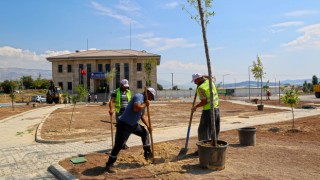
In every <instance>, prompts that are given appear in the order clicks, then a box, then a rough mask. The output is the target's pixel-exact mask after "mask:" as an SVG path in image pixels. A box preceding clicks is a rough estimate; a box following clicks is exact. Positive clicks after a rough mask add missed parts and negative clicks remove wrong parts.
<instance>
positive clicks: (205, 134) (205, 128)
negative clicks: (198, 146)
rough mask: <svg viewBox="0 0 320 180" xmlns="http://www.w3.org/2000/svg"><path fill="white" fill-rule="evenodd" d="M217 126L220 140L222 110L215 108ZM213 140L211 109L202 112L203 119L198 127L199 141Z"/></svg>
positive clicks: (217, 134)
mask: <svg viewBox="0 0 320 180" xmlns="http://www.w3.org/2000/svg"><path fill="white" fill-rule="evenodd" d="M214 116H215V125H216V137H217V139H218V137H219V133H220V110H219V108H214ZM209 139H211V120H210V109H209V110H202V114H201V119H200V123H199V127H198V140H199V141H201V140H209Z"/></svg>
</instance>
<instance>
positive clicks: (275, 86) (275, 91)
mask: <svg viewBox="0 0 320 180" xmlns="http://www.w3.org/2000/svg"><path fill="white" fill-rule="evenodd" d="M274 94H277V79H276V77H274Z"/></svg>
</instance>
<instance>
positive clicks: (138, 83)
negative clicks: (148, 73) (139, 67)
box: [137, 81, 142, 89]
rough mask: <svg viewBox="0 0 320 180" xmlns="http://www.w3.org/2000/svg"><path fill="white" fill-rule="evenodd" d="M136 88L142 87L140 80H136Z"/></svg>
mask: <svg viewBox="0 0 320 180" xmlns="http://www.w3.org/2000/svg"><path fill="white" fill-rule="evenodd" d="M137 88H138V89H142V81H137Z"/></svg>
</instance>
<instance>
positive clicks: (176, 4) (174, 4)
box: [164, 2, 179, 9]
mask: <svg viewBox="0 0 320 180" xmlns="http://www.w3.org/2000/svg"><path fill="white" fill-rule="evenodd" d="M177 6H179V3H178V2H170V3H166V4H165V5H164V7H165V8H166V9H174V8H176V7H177Z"/></svg>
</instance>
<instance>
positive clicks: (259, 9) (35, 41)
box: [0, 0, 320, 86]
mask: <svg viewBox="0 0 320 180" xmlns="http://www.w3.org/2000/svg"><path fill="white" fill-rule="evenodd" d="M182 5H187V6H186V7H187V9H188V10H189V11H190V12H191V13H192V14H195V13H196V11H195V10H194V9H192V8H190V7H189V6H188V4H187V2H186V0H152V1H149V0H130V1H129V0H108V1H105V0H94V1H92V0H67V1H66V0H55V1H49V0H25V1H21V0H1V1H0V67H22V68H37V69H51V64H50V63H49V62H47V61H46V59H45V58H46V57H48V56H53V55H59V54H64V53H70V52H74V51H75V50H86V49H87V42H88V48H89V49H130V39H131V49H134V50H146V51H147V52H150V53H155V54H159V55H161V64H160V66H158V79H160V80H166V81H169V82H171V78H172V73H173V82H174V85H178V86H179V84H184V83H188V82H190V80H191V74H192V73H196V72H199V73H207V67H206V59H205V54H204V47H203V40H202V34H201V27H200V25H199V24H198V23H197V22H196V21H194V20H191V19H190V15H189V14H188V13H187V12H186V11H183V10H182ZM213 10H214V11H215V13H216V14H215V16H214V17H211V18H210V24H209V25H208V27H207V37H208V43H209V48H210V58H211V65H212V71H213V75H214V76H216V79H217V81H218V82H221V81H222V79H223V77H224V81H225V83H234V82H240V81H247V80H248V78H249V77H248V76H249V75H248V67H249V66H250V65H252V62H253V61H254V60H256V57H257V55H259V56H260V58H261V60H262V63H263V65H264V67H265V72H266V76H265V78H264V80H265V81H267V80H270V81H272V82H274V81H275V80H276V81H278V80H287V79H306V78H307V79H310V78H311V77H312V76H313V75H317V76H318V77H320V58H319V57H320V51H319V50H320V22H319V19H320V18H319V17H320V1H318V0H303V1H301V0H259V1H253V0H214V1H213ZM130 24H131V38H130ZM227 74H228V75H227ZM252 78H253V77H252V75H251V80H252Z"/></svg>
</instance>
